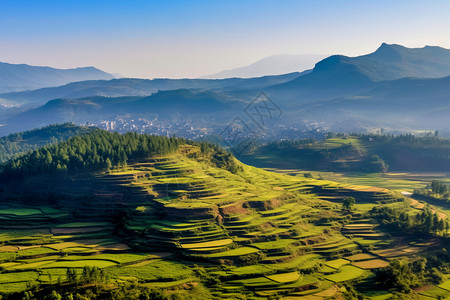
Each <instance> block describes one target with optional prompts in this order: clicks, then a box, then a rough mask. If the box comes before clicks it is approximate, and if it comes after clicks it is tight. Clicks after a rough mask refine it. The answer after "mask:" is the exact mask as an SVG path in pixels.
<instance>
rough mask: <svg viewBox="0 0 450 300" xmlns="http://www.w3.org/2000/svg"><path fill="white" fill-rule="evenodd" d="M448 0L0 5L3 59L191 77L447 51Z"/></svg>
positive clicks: (30, 0) (109, 0)
mask: <svg viewBox="0 0 450 300" xmlns="http://www.w3.org/2000/svg"><path fill="white" fill-rule="evenodd" d="M449 12H450V1H446V0H442V1H435V0H427V1H416V0H407V1H406V0H405V1H395V0H394V1H393V0H376V1H375V0H371V1H367V0H351V1H350V0H340V1H335V0H334V1H333V0H329V1H324V0H314V1H302V0H282V1H280V0H258V1H253V0H252V1H250V0H238V1H235V0H226V1H212V0H209V1H189V0H183V1H181V0H180V1H177V0H172V1H170V0H169V1H163V0H161V1H153V0H126V1H116V0H95V1H92V0H75V1H72V0H64V1H61V0H53V1H50V0H39V1H36V0H27V1H25V0H24V1H22V0H0V61H2V62H9V63H26V64H31V65H40V66H43V65H45V66H51V67H56V68H73V67H83V66H94V67H97V68H100V69H102V70H104V71H106V72H109V73H118V74H121V75H122V76H126V77H136V78H194V77H199V76H205V75H209V74H214V73H217V72H219V71H222V70H226V69H232V68H236V67H242V66H245V65H248V64H251V63H253V62H255V61H257V60H259V59H262V58H264V57H267V56H270V55H278V54H343V55H348V56H357V55H362V54H367V53H370V52H373V51H375V50H376V49H377V48H378V47H379V46H380V44H381V43H382V42H386V43H389V44H391V43H396V44H402V45H404V46H407V47H423V46H425V45H437V46H442V47H445V48H450V18H449V17H448V14H449Z"/></svg>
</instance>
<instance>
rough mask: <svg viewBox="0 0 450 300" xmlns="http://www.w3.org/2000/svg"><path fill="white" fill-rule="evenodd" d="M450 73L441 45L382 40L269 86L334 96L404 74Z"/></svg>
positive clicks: (294, 94)
mask: <svg viewBox="0 0 450 300" xmlns="http://www.w3.org/2000/svg"><path fill="white" fill-rule="evenodd" d="M449 75H450V50H448V49H444V48H440V47H430V46H426V47H424V48H414V49H413V48H406V47H403V46H400V45H387V44H385V43H383V44H382V45H381V46H380V47H379V48H378V49H377V50H376V51H375V52H374V53H371V54H368V55H363V56H358V57H347V56H343V55H333V56H330V57H328V58H326V59H324V60H322V61H320V62H318V63H317V64H316V65H315V67H314V69H313V71H312V72H311V73H310V74H306V75H305V76H301V77H298V78H296V79H294V80H291V81H289V82H287V83H284V84H280V85H277V86H275V87H273V88H272V91H273V92H274V93H275V94H276V95H281V96H283V97H286V98H288V99H292V98H297V99H298V97H299V96H302V95H304V96H307V97H309V98H310V99H311V98H312V99H318V98H323V97H336V96H339V95H346V94H350V93H354V92H357V91H362V90H365V89H369V88H373V87H375V86H376V85H377V83H378V82H381V81H386V80H395V79H400V78H405V77H417V78H439V77H445V76H449Z"/></svg>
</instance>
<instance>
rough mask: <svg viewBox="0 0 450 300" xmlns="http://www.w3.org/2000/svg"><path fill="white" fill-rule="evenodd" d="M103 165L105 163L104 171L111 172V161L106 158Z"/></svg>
mask: <svg viewBox="0 0 450 300" xmlns="http://www.w3.org/2000/svg"><path fill="white" fill-rule="evenodd" d="M105 163H106V169H108V171H109V170H111V168H112V163H111V160H110V159H109V157H108V158H106V162H105Z"/></svg>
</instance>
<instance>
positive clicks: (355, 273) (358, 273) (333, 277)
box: [325, 265, 364, 282]
mask: <svg viewBox="0 0 450 300" xmlns="http://www.w3.org/2000/svg"><path fill="white" fill-rule="evenodd" d="M363 274H364V270H362V269H360V268H357V267H354V266H350V265H345V266H342V267H341V269H340V271H339V272H338V273H336V274H330V275H326V276H325V279H327V280H330V281H333V282H343V281H349V280H353V279H356V278H359V277H362V275H363Z"/></svg>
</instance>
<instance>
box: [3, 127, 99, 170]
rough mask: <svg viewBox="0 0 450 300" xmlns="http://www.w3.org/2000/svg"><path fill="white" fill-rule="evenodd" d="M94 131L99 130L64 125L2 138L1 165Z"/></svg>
mask: <svg viewBox="0 0 450 300" xmlns="http://www.w3.org/2000/svg"><path fill="white" fill-rule="evenodd" d="M94 130H98V129H97V128H93V127H85V126H77V125H75V124H73V123H64V124H58V125H49V126H46V127H43V128H39V129H33V130H29V131H25V132H19V133H13V134H10V135H7V136H4V137H2V138H0V163H3V162H5V161H7V160H9V159H11V158H14V157H17V156H19V155H20V154H23V153H25V152H28V151H30V150H34V149H37V148H39V147H42V146H45V145H49V144H56V143H58V142H62V141H65V140H67V139H68V138H70V137H72V136H75V135H82V134H86V133H90V132H92V131H94Z"/></svg>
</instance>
